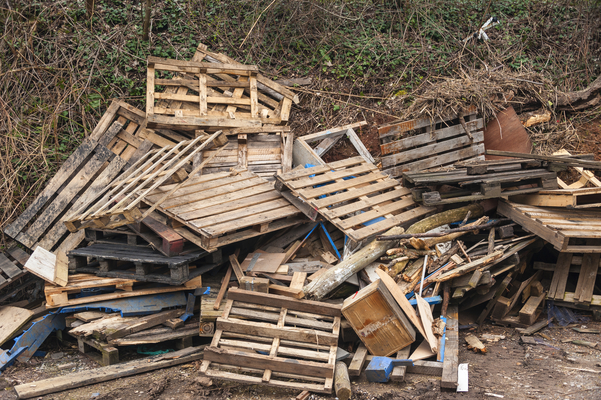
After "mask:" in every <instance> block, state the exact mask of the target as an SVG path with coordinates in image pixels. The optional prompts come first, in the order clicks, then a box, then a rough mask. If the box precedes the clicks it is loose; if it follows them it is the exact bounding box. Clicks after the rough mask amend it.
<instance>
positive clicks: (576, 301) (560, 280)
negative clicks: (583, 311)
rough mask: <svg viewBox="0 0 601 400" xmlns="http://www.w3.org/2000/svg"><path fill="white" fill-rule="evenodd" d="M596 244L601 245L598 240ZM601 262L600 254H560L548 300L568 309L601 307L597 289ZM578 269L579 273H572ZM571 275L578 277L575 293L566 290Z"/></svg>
mask: <svg viewBox="0 0 601 400" xmlns="http://www.w3.org/2000/svg"><path fill="white" fill-rule="evenodd" d="M596 244H601V241H599V240H597V243H596ZM600 261H601V254H599V253H592V254H590V253H588V254H587V253H585V254H574V253H568V252H561V253H559V257H558V259H557V263H556V264H555V268H554V269H553V279H552V281H551V286H550V288H549V292H548V294H547V298H548V299H549V300H555V301H556V302H557V303H558V304H561V305H565V306H566V307H577V308H586V307H588V306H596V307H601V292H596V288H595V282H596V280H597V275H598V273H599V272H601V268H599V264H600ZM576 268H577V271H578V272H571V271H572V270H574V269H576ZM570 273H572V274H575V275H578V280H577V284H576V288H575V290H574V291H573V292H572V291H567V290H566V288H567V283H568V277H569V274H570Z"/></svg>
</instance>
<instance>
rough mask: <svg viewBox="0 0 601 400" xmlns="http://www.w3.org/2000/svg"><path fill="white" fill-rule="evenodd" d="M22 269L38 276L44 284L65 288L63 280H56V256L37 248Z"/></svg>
mask: <svg viewBox="0 0 601 400" xmlns="http://www.w3.org/2000/svg"><path fill="white" fill-rule="evenodd" d="M23 269H25V270H27V271H29V272H31V273H32V274H34V275H36V276H39V277H40V278H42V279H44V280H45V281H46V282H50V283H54V284H56V285H60V286H65V285H66V284H67V282H66V281H64V280H63V279H57V271H56V256H55V255H54V254H52V253H51V252H49V251H47V250H45V249H43V248H42V247H37V248H36V249H35V251H34V252H33V254H32V255H31V257H29V260H27V263H26V264H25V266H24V267H23Z"/></svg>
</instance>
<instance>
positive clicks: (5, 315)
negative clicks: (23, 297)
mask: <svg viewBox="0 0 601 400" xmlns="http://www.w3.org/2000/svg"><path fill="white" fill-rule="evenodd" d="M33 314H34V313H33V311H31V310H26V309H24V308H19V307H11V306H2V307H0V346H1V345H3V344H4V343H6V341H7V340H9V339H10V338H12V337H13V336H14V335H15V334H17V333H18V332H19V330H20V329H21V327H22V326H23V325H25V324H26V323H27V321H29V319H30V318H31V317H32V316H33Z"/></svg>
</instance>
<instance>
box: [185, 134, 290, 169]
mask: <svg viewBox="0 0 601 400" xmlns="http://www.w3.org/2000/svg"><path fill="white" fill-rule="evenodd" d="M237 131H242V132H245V133H236V132H237ZM264 131H265V129H244V130H233V131H230V132H227V131H226V133H227V134H228V135H237V137H236V136H234V137H233V138H232V137H231V136H230V140H229V142H228V144H227V146H226V147H225V149H224V150H223V151H221V152H220V153H219V154H218V155H217V156H216V157H215V158H213V160H212V161H211V162H209V163H208V164H207V165H206V166H205V168H204V169H203V173H205V174H211V173H215V172H227V171H230V170H231V169H236V170H248V171H251V172H254V173H255V174H257V175H259V176H261V177H263V178H265V179H267V180H273V179H274V177H273V175H275V173H276V172H278V171H280V170H281V171H283V172H288V171H289V170H290V169H291V167H292V142H293V140H294V135H293V134H291V133H290V127H287V126H282V127H278V128H274V129H269V132H264ZM236 139H237V140H236ZM214 152H215V150H205V151H203V152H202V155H201V157H198V158H197V159H195V160H194V161H195V163H199V162H201V161H202V159H203V158H207V157H210V156H211V155H213V153H214Z"/></svg>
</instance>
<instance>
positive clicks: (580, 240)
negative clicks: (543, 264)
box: [497, 200, 601, 253]
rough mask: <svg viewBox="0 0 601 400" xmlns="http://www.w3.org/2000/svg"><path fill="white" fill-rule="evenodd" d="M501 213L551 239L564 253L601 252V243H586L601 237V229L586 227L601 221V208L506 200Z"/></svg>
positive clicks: (500, 210)
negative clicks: (575, 207)
mask: <svg viewBox="0 0 601 400" xmlns="http://www.w3.org/2000/svg"><path fill="white" fill-rule="evenodd" d="M497 212H498V213H499V214H501V215H504V216H506V217H508V218H511V219H512V220H513V221H515V222H517V223H518V224H520V225H521V226H522V227H523V228H524V229H526V230H528V231H530V232H532V233H534V234H536V235H537V236H540V237H541V238H543V239H544V240H546V241H548V242H549V243H551V244H552V245H553V246H554V247H555V248H556V249H557V250H558V251H560V252H569V253H582V252H584V253H601V246H600V245H598V244H589V243H585V241H586V240H587V239H597V238H599V232H598V230H587V229H586V227H587V226H591V225H595V224H599V223H601V211H598V210H593V209H586V210H568V209H559V208H551V207H548V208H547V207H536V206H529V205H522V204H518V203H513V202H510V201H506V200H503V201H499V205H498V208H497ZM593 243H594V242H593Z"/></svg>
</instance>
